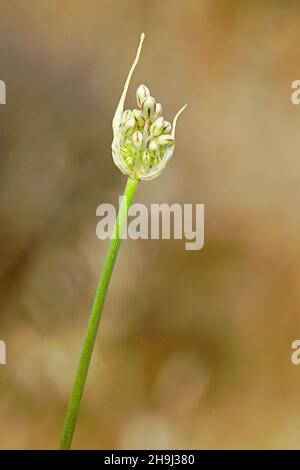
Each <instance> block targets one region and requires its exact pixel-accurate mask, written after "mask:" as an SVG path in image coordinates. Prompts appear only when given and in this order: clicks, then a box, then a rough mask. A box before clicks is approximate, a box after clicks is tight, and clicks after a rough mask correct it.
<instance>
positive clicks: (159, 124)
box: [150, 117, 164, 136]
mask: <svg viewBox="0 0 300 470" xmlns="http://www.w3.org/2000/svg"><path fill="white" fill-rule="evenodd" d="M163 126H164V118H163V117H160V118H158V119H156V121H154V123H153V124H152V125H151V127H150V132H151V134H152V135H154V136H158V135H159V134H161V131H162V128H163Z"/></svg>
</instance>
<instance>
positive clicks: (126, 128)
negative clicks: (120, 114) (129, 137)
mask: <svg viewBox="0 0 300 470" xmlns="http://www.w3.org/2000/svg"><path fill="white" fill-rule="evenodd" d="M134 127H135V119H134V118H129V119H126V121H124V122H123V124H122V130H123V132H124V134H126V133H127V132H128V133H130V132H133V130H134Z"/></svg>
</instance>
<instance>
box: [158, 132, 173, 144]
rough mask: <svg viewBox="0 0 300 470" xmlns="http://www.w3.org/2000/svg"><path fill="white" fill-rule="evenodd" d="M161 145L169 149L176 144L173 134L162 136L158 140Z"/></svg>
mask: <svg viewBox="0 0 300 470" xmlns="http://www.w3.org/2000/svg"><path fill="white" fill-rule="evenodd" d="M157 142H158V143H159V145H162V146H163V147H167V146H169V145H173V144H174V137H173V136H172V135H171V134H162V135H160V136H159V137H158V138H157Z"/></svg>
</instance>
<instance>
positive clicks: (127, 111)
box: [122, 109, 133, 122]
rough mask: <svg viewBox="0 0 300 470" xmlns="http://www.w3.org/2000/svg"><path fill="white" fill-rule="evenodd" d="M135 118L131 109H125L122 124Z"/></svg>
mask: <svg viewBox="0 0 300 470" xmlns="http://www.w3.org/2000/svg"><path fill="white" fill-rule="evenodd" d="M131 117H133V114H132V111H130V109H125V111H123V113H122V122H124V121H126V119H130V118H131Z"/></svg>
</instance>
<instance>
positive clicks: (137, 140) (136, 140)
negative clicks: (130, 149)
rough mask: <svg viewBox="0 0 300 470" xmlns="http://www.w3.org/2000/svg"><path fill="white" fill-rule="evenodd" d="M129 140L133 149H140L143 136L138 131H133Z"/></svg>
mask: <svg viewBox="0 0 300 470" xmlns="http://www.w3.org/2000/svg"><path fill="white" fill-rule="evenodd" d="M131 138H132V143H133V145H134V146H135V148H137V149H140V148H141V146H142V143H143V134H142V133H141V132H140V131H135V132H134V133H133V134H132V137H131Z"/></svg>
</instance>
